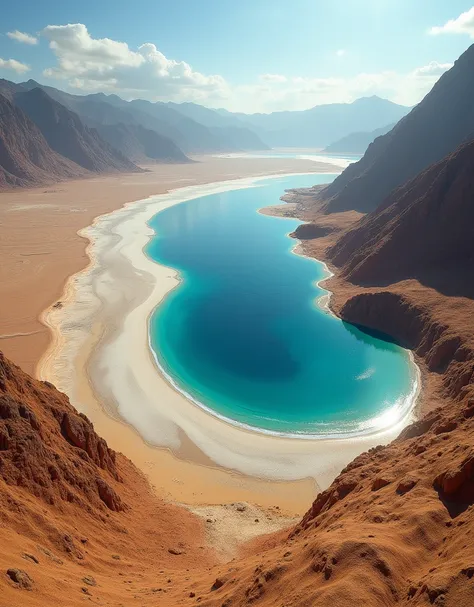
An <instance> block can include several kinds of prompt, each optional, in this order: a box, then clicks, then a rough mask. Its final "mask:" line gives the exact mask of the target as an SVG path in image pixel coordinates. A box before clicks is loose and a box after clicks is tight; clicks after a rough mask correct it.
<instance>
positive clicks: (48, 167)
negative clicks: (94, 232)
mask: <svg viewBox="0 0 474 607" xmlns="http://www.w3.org/2000/svg"><path fill="white" fill-rule="evenodd" d="M83 174H85V171H83V170H82V169H81V168H80V167H79V166H78V165H77V164H74V163H73V162H70V161H69V160H67V159H66V158H62V157H61V156H59V155H58V154H56V152H54V151H53V150H52V149H51V148H50V147H49V145H48V143H47V142H46V140H45V138H44V137H43V135H42V134H41V132H40V131H39V129H38V128H37V126H36V125H35V124H34V123H33V122H32V121H31V120H30V119H29V118H28V117H27V116H26V115H25V114H24V113H23V112H22V110H21V109H19V108H17V107H15V106H14V105H13V104H12V103H10V102H9V101H8V100H7V99H6V98H5V97H4V96H3V95H0V189H2V188H7V187H13V186H33V185H40V184H42V183H48V182H51V181H55V180H59V179H73V178H76V177H80V176H82V175H83Z"/></svg>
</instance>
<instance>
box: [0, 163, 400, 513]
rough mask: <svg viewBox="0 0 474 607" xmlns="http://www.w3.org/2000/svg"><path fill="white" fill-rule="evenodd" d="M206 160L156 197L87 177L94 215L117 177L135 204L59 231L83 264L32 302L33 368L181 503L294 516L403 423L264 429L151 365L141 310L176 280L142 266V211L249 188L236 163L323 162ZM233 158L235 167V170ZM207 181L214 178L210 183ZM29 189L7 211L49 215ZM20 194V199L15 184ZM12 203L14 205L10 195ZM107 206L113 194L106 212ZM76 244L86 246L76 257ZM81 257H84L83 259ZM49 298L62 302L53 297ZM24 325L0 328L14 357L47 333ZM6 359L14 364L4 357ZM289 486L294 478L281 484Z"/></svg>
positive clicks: (246, 166)
mask: <svg viewBox="0 0 474 607" xmlns="http://www.w3.org/2000/svg"><path fill="white" fill-rule="evenodd" d="M208 162H209V165H210V166H212V167H213V168H215V173H213V172H212V171H211V170H210V167H207V169H208V170H207V172H206V171H203V169H204V168H205V163H202V164H201V165H200V169H201V173H202V174H198V175H194V176H193V177H192V178H191V177H190V178H188V179H190V180H191V182H192V183H193V185H192V186H189V185H185V184H186V182H183V179H184V178H183V177H180V179H177V180H176V181H175V182H174V183H173V182H171V181H170V182H169V185H167V187H166V190H169V189H172V188H173V186H174V187H175V188H181V189H178V190H176V191H174V192H171V193H170V194H168V195H166V196H159V193H160V189H164V188H163V186H162V187H161V188H158V185H157V183H156V181H155V183H154V184H152V183H147V184H141V183H140V181H141V178H140V177H136V176H134V177H133V179H134V180H137V181H138V183H139V185H140V187H138V186H137V184H136V183H135V185H134V186H133V185H132V186H131V185H130V184H129V185H127V181H126V178H125V177H118V178H117V177H115V178H102V179H100V180H99V179H97V180H94V181H96V182H99V183H98V185H99V189H100V190H101V192H102V194H103V203H104V207H105V208H104V209H103V210H104V213H107V211H108V210H109V209H108V208H107V206H106V205H107V204H109V205H113V201H112V199H111V198H110V197H111V196H112V195H113V193H112V192H113V191H115V193H117V190H116V189H115V188H116V187H117V184H115V187H114V186H113V185H112V184H113V182H114V179H116V180H117V179H118V180H122V181H123V189H125V190H126V189H127V188H129V190H128V191H129V195H130V196H133V193H136V195H137V198H136V199H135V200H136V202H132V204H129V205H126V206H125V207H124V208H121V209H120V210H116V211H115V212H114V213H111V214H109V215H102V216H99V217H98V218H97V219H96V220H95V221H94V222H93V225H92V226H91V227H90V228H86V226H84V225H83V224H82V225H81V223H80V220H79V221H77V223H76V224H75V225H78V228H79V231H80V234H81V237H82V239H81V237H78V236H76V235H74V236H75V238H73V234H71V233H70V232H69V233H68V237H69V238H70V240H71V241H72V240H77V243H78V244H79V245H82V251H80V252H81V256H80V257H79V258H78V257H76V258H75V259H74V262H75V264H76V268H75V270H76V272H77V270H78V269H79V270H80V269H81V268H80V266H79V268H78V267H77V265H79V264H81V263H82V271H80V272H79V273H76V274H74V270H73V271H72V272H70V276H71V277H70V279H69V280H66V282H65V279H66V278H67V276H64V275H63V276H62V281H60V280H58V279H59V278H60V277H59V276H58V275H57V274H54V279H55V280H54V279H53V280H52V282H53V284H54V282H56V285H57V290H55V291H53V290H52V289H49V301H48V305H47V306H44V308H43V309H44V314H43V321H44V324H45V325H46V326H49V327H50V328H51V329H52V333H51V334H52V335H53V340H52V341H51V342H50V343H49V347H48V348H47V352H46V354H45V355H44V356H43V358H42V361H41V364H40V365H39V367H38V375H39V376H40V377H41V378H42V379H48V380H49V381H52V382H53V383H55V384H56V385H57V386H58V388H59V389H60V390H62V391H64V392H66V393H67V394H68V395H69V396H70V398H71V402H72V403H73V404H74V405H75V406H76V407H77V408H78V409H79V410H81V411H83V412H84V413H86V414H87V415H88V416H89V417H90V419H91V420H92V421H93V422H94V425H95V427H96V430H97V431H98V432H99V433H100V434H102V435H103V436H104V437H105V438H106V439H107V440H108V442H109V444H110V445H111V446H112V447H113V448H115V449H117V450H119V451H122V452H123V453H124V454H125V455H127V456H128V457H130V458H131V459H132V460H133V461H134V463H136V464H137V465H138V466H139V468H141V469H142V470H143V471H144V472H145V473H146V474H147V476H148V478H149V479H150V481H151V483H152V484H153V485H154V486H155V487H156V488H157V490H158V492H159V494H160V495H163V496H165V497H167V498H170V499H174V500H178V501H181V502H185V503H188V504H201V503H210V504H212V503H216V504H217V503H223V502H231V501H248V502H253V503H258V504H260V505H263V506H269V505H272V504H275V503H278V504H280V505H281V506H282V507H283V508H285V509H286V510H287V511H288V513H290V514H296V513H298V512H300V511H302V510H303V509H304V508H305V507H306V505H307V503H308V501H310V500H311V499H312V498H313V497H314V495H315V494H316V493H317V491H318V490H319V489H320V488H324V487H326V486H327V485H328V484H329V483H330V482H331V481H332V479H333V478H334V476H335V475H336V474H337V473H338V471H339V470H340V469H341V468H342V467H343V466H344V465H345V464H346V463H347V462H348V461H350V460H351V459H353V457H354V456H356V455H357V454H358V453H360V452H361V451H363V450H365V449H367V448H369V447H371V446H374V445H376V444H379V443H381V442H389V441H390V440H392V439H393V438H394V437H395V436H396V435H397V434H398V432H399V431H400V429H401V427H402V426H401V425H397V426H395V427H393V428H391V429H390V431H388V432H384V433H383V434H382V433H381V434H378V435H372V436H370V437H364V438H357V439H354V440H350V439H345V440H344V441H343V443H342V442H341V441H329V440H326V441H321V440H319V441H310V440H304V441H303V440H295V439H287V438H281V437H271V436H264V435H261V434H257V433H255V432H247V431H245V430H242V429H241V428H237V427H235V426H231V425H229V424H228V423H226V422H224V421H222V420H220V419H218V418H216V417H214V416H211V415H209V414H207V413H206V412H205V411H203V410H202V409H201V408H199V407H197V406H196V405H194V404H193V403H191V402H189V401H188V400H187V399H186V398H185V397H184V396H183V395H182V394H181V393H179V392H178V391H177V390H175V389H174V388H173V387H172V385H171V384H170V383H168V382H167V381H166V380H165V379H164V378H163V377H162V376H161V375H160V374H159V373H158V372H157V369H156V366H155V363H154V360H153V359H152V356H151V353H150V350H149V348H148V347H147V342H148V335H147V324H146V318H147V317H148V316H149V314H150V313H151V311H152V310H153V309H154V307H155V306H156V305H157V304H158V303H159V301H160V300H161V299H162V298H163V297H164V296H165V295H166V293H167V292H169V290H170V289H172V288H173V286H175V285H176V284H177V279H176V276H175V273H174V272H173V271H172V270H170V269H169V268H164V267H162V266H159V265H157V264H156V263H153V262H151V261H150V260H148V259H147V257H146V256H145V255H144V254H143V252H142V248H143V246H144V245H145V244H146V242H147V241H148V238H149V235H150V233H151V230H150V229H149V228H147V227H146V221H147V219H148V218H150V217H151V216H153V215H154V214H156V212H158V211H159V210H160V209H163V208H166V207H167V206H170V205H171V204H177V203H179V202H180V201H182V200H184V199H189V198H193V197H195V196H196V193H197V191H199V193H200V194H203V193H210V192H212V191H217V190H222V189H225V188H232V189H234V188H235V187H248V186H249V185H250V183H251V182H250V181H249V179H248V178H247V179H242V178H241V175H242V174H244V173H245V171H246V170H247V171H248V172H249V173H250V174H252V171H253V175H262V174H265V175H271V174H272V171H273V174H275V173H288V172H310V171H311V172H314V171H315V170H316V171H322V172H326V171H328V170H331V167H328V166H327V165H318V164H317V163H314V162H310V163H309V166H307V164H306V163H303V165H302V163H301V161H293V162H291V160H288V159H286V160H285V161H282V160H281V159H272V160H271V161H270V160H265V161H260V160H259V161H258V162H256V161H252V162H250V163H249V162H245V160H244V159H239V160H235V159H232V160H229V159H211V160H209V161H208ZM236 162H237V163H238V164H239V165H240V163H243V165H242V166H239V167H238V168H237V167H236V165H235V163H236ZM261 162H263V166H262V165H261V164H260V163H261ZM197 166H198V165H192V167H185V168H184V172H186V171H187V170H188V169H190V170H191V171H196V167H197ZM170 169H171V171H175V170H176V169H178V167H159V170H157V171H156V172H157V174H160V173H159V171H163V170H164V171H165V172H166V170H170ZM182 169H183V167H181V175H182V174H183V170H182ZM224 169H226V170H224ZM258 169H260V170H258ZM236 171H239V172H240V175H239V177H240V178H241V181H240V182H239V183H235V182H232V183H222V181H221V180H223V181H229V178H230V179H235V174H236ZM177 172H179V169H178V171H177ZM215 175H219V177H216V176H215ZM198 176H199V178H200V179H201V180H202V183H201V184H199V180H198ZM147 178H148V179H150V176H149V175H145V176H144V179H147ZM212 178H214V182H212V184H211V185H206V186H204V187H203V185H202V184H206V183H208V184H209V180H210V179H212ZM155 179H156V178H155ZM109 180H110V181H109ZM217 181H220V183H215V182H217ZM188 183H189V181H188ZM194 184H199V185H194ZM91 185H92V184H90V183H87V182H76V183H75V184H61V187H62V188H65V189H66V191H67V190H70V194H71V195H72V194H73V192H74V191H75V189H76V188H77V187H79V188H85V189H86V190H87V189H89V193H90V192H91V191H92V192H93V191H94V188H93V187H91ZM183 186H185V187H184V189H183ZM153 187H154V188H155V192H154V194H157V196H152V197H151V198H145V197H144V198H142V199H140V198H139V193H140V194H141V193H143V195H144V196H147V194H148V191H149V189H148V188H153ZM197 188H198V189H197ZM58 189H59V188H58ZM119 189H120V188H119ZM33 192H34V191H33V190H32V191H29V192H26V198H27V199H28V197H29V199H30V200H29V204H30V206H29V208H28V209H25V208H23V207H22V208H20V209H19V210H16V211H12V210H10V214H11V215H16V214H19V213H27V212H30V213H34V215H35V217H36V216H38V215H39V214H40V213H45V209H46V210H47V211H46V212H47V213H49V214H50V217H49V219H50V221H51V220H52V214H53V211H52V209H53V208H54V203H53V202H51V203H50V204H53V207H44V206H40V207H38V206H35V205H44V204H46V203H44V202H43V203H41V202H38V201H39V200H41V198H43V199H44V196H46V192H37V193H36V197H33V196H34V194H33ZM68 193H69V192H68ZM22 194H23V198H25V192H23V193H22ZM42 194H43V196H42ZM95 195H96V196H97V198H96V200H97V199H98V197H99V195H100V194H99V192H96V194H95ZM5 196H6V197H16V196H18V195H17V194H16V193H15V194H8V195H5ZM84 196H85V193H84V192H83V193H82V197H84ZM122 196H124V193H123V192H122ZM63 200H64V192H63ZM73 200H74V203H73V204H74V207H72V209H76V208H77V212H76V213H71V211H72V209H71V207H70V211H69V217H80V218H81V219H82V220H84V219H85V217H86V216H87V212H88V210H89V209H87V211H86V210H85V209H84V208H83V212H82V213H81V215H80V214H79V213H80V209H81V207H79V206H78V207H76V205H79V204H80V196H79V194H78V192H75V197H74V198H73ZM82 200H83V201H84V198H82ZM12 202H13V204H14V203H15V201H12ZM16 204H17V205H18V204H19V202H18V200H17V201H16ZM69 204H71V203H69ZM82 204H84V202H82ZM23 205H24V203H23ZM118 206H119V204H118V203H117V202H116V204H115V205H114V208H115V209H116V208H117V207H118ZM56 209H57V207H56ZM56 212H57V213H58V211H57V210H56ZM58 215H61V213H58ZM42 219H44V218H42ZM91 222H92V220H91ZM71 223H72V222H71ZM86 225H87V224H86ZM84 228H86V229H84ZM69 230H71V228H70V227H69V226H68V231H69ZM64 231H65V230H63V233H64ZM76 231H78V230H76ZM87 240H89V241H90V244H89V245H88V247H87V249H88V250H87V254H85V252H84V248H85V244H86V242H87ZM51 244H52V243H51ZM71 244H72V242H71ZM78 249H79V250H80V249H81V247H80V246H78ZM58 252H59V251H58ZM59 253H60V252H59ZM51 254H54V253H53V251H51ZM58 257H60V256H58ZM89 257H90V258H91V260H92V261H91V263H90V264H89V265H86V264H87V260H88V259H89ZM59 261H60V259H58V263H59ZM70 261H71V260H70ZM71 265H72V263H71ZM84 266H86V267H85V268H84ZM45 273H46V274H48V271H46V272H45ZM58 283H59V284H58ZM58 291H59V292H58ZM61 291H63V292H62V293H61ZM58 301H60V302H61V303H60V304H59V305H57V302H58ZM104 302H106V305H104ZM55 303H56V305H55ZM32 307H33V306H32ZM37 313H41V310H38V312H37ZM32 320H33V319H32ZM35 321H36V318H35ZM36 322H37V321H36ZM32 324H33V323H31V324H30V325H29V326H21V325H20V323H18V324H17V325H16V326H15V327H13V329H10V332H9V333H7V332H6V331H2V333H3V334H4V335H5V334H7V335H11V334H12V333H14V332H15V333H17V334H18V333H22V334H26V333H30V334H29V335H21V336H20V335H19V336H18V337H16V338H14V337H4V339H3V342H4V343H6V344H7V345H11V346H12V348H13V349H14V348H18V353H20V352H23V355H24V356H25V355H28V356H31V353H30V350H29V348H33V349H34V348H35V347H36V348H37V351H38V352H39V353H40V354H41V350H42V348H41V342H40V340H41V339H45V338H46V341H47V337H48V333H46V335H45V334H44V333H45V331H40V329H36V330H37V331H40V332H38V333H36V332H35V329H33V330H31V329H30V331H28V329H29V328H30V326H31V325H32ZM33 326H34V325H33ZM40 326H41V325H40ZM2 345H3V344H2ZM43 350H44V348H43ZM10 355H11V354H10ZM37 356H38V355H37ZM13 358H14V360H15V356H13ZM16 360H17V362H22V363H23V365H24V366H25V367H26V368H27V366H28V364H31V363H32V362H33V361H34V358H32V359H31V362H30V360H28V359H26V360H25V359H23V361H21V360H20V361H18V357H16ZM123 418H126V419H127V420H128V422H129V423H126V422H125V421H124V419H123ZM342 445H343V449H342V448H341V446H342ZM158 446H159V448H158ZM288 483H292V485H293V487H292V489H291V490H290V491H288Z"/></svg>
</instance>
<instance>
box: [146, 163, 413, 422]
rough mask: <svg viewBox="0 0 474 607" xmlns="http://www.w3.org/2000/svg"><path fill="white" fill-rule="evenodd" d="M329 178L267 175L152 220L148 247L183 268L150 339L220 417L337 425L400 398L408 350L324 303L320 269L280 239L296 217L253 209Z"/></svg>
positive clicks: (407, 384)
mask: <svg viewBox="0 0 474 607" xmlns="http://www.w3.org/2000/svg"><path fill="white" fill-rule="evenodd" d="M333 177H334V176H331V177H328V176H327V175H315V174H312V175H294V176H291V177H284V178H281V177H280V178H275V179H266V180H262V181H259V182H258V187H251V188H246V189H240V190H233V191H229V192H224V193H221V194H213V195H208V196H203V197H201V198H195V199H193V200H190V201H188V202H184V203H181V204H178V205H176V206H174V207H171V208H169V209H167V210H165V211H162V212H161V213H158V214H157V215H155V217H154V218H153V219H152V220H151V221H150V226H151V227H152V228H153V229H154V230H155V232H156V236H155V237H153V238H152V240H151V241H150V243H149V245H148V246H147V249H146V253H147V255H148V256H149V257H150V258H151V259H153V260H155V261H157V262H159V263H161V264H164V265H166V266H170V267H172V268H175V269H177V270H178V271H179V273H180V275H181V277H182V282H181V284H180V285H179V287H177V288H176V289H174V290H173V291H172V292H171V293H170V294H168V296H167V297H166V298H165V300H164V302H162V304H161V305H160V306H158V308H157V309H156V310H155V312H154V314H153V315H152V317H151V319H150V326H149V330H150V343H151V346H152V348H153V350H154V352H155V355H156V357H157V360H158V362H159V364H160V365H161V366H162V368H163V369H164V370H165V372H166V373H167V374H168V375H169V376H171V378H172V379H173V380H174V381H175V382H176V384H177V385H178V386H179V387H180V388H181V389H182V390H183V391H185V392H186V393H188V394H189V395H191V396H192V397H193V398H194V399H195V400H197V401H199V402H201V403H202V404H204V405H205V406H206V407H208V408H209V409H211V410H213V411H214V412H216V413H218V414H219V415H222V416H225V417H226V418H229V419H231V420H234V421H236V422H239V423H243V424H247V425H250V426H254V427H258V428H261V429H265V430H270V431H277V432H288V433H308V434H339V433H346V432H359V431H363V430H368V429H369V428H372V427H373V426H374V423H373V421H371V420H373V419H374V418H376V417H378V416H380V415H382V414H384V413H385V412H386V411H388V410H389V409H391V408H393V407H397V408H399V409H400V408H403V407H405V406H406V402H405V403H404V402H403V400H404V399H405V400H406V399H407V396H408V394H409V393H410V391H411V389H412V386H413V368H412V365H411V362H410V360H409V357H408V354H407V352H405V351H404V350H402V349H401V348H399V347H398V346H396V345H394V344H393V343H389V342H385V341H382V340H380V339H377V338H375V337H372V336H369V335H367V334H365V333H362V332H361V331H359V330H358V329H357V328H355V327H353V326H351V325H349V324H347V323H343V322H341V321H340V320H338V319H336V318H334V317H332V316H331V315H329V314H327V313H325V312H324V311H322V310H321V309H320V308H319V307H318V306H317V305H316V303H315V299H316V298H317V297H318V295H321V294H324V293H325V291H324V290H323V289H320V288H318V287H317V286H316V285H315V282H316V281H317V280H319V279H320V278H322V277H323V276H324V274H325V271H324V267H323V265H322V264H320V263H319V262H316V261H314V260H310V259H307V258H303V257H300V256H297V255H294V254H293V253H292V252H291V249H292V248H293V247H294V246H295V244H296V242H295V241H294V240H293V239H291V238H289V237H288V236H287V234H288V233H289V232H291V231H293V230H294V229H295V228H296V226H297V225H299V223H300V222H299V221H296V220H293V219H281V218H274V217H269V216H265V215H262V214H260V213H258V212H257V210H258V209H259V208H261V207H264V206H269V205H274V204H278V203H279V197H280V196H281V195H282V193H283V191H284V190H285V189H286V188H292V187H307V186H310V185H314V184H315V183H324V182H327V181H328V180H330V179H332V178H333ZM391 417H393V416H391ZM392 421H393V420H392Z"/></svg>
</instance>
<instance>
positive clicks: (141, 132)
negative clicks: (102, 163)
mask: <svg viewBox="0 0 474 607" xmlns="http://www.w3.org/2000/svg"><path fill="white" fill-rule="evenodd" d="M97 132H98V133H99V135H100V136H101V137H102V139H103V140H104V141H106V142H107V143H109V144H110V145H111V146H112V147H113V148H115V149H116V150H121V152H122V153H123V154H124V156H126V157H127V158H129V159H130V160H132V161H133V162H137V163H147V162H191V161H190V160H189V158H188V157H187V156H186V155H185V154H183V152H182V151H181V150H180V149H179V148H178V146H177V145H176V144H175V143H173V141H171V139H169V138H168V137H164V136H162V135H159V134H158V133H157V132H156V131H152V130H150V129H145V128H144V127H142V126H140V125H134V124H123V123H118V124H104V125H98V126H97Z"/></svg>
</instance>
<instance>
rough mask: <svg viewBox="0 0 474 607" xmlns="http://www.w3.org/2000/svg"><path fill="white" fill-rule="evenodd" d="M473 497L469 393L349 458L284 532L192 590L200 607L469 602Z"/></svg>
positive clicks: (448, 605)
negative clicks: (393, 437) (392, 438)
mask: <svg viewBox="0 0 474 607" xmlns="http://www.w3.org/2000/svg"><path fill="white" fill-rule="evenodd" d="M473 503H474V401H471V402H464V403H459V404H458V405H456V406H453V407H452V408H451V407H445V408H443V410H436V411H433V412H432V413H431V414H429V415H428V416H427V417H426V418H425V419H424V420H422V421H420V422H417V423H415V424H413V425H412V426H409V427H408V428H406V429H405V430H404V432H403V433H402V435H401V436H400V438H399V439H397V440H396V441H394V442H393V443H392V444H391V445H389V446H387V447H376V448H374V449H371V450H370V451H369V452H368V453H364V454H362V455H360V456H359V457H357V458H356V459H355V460H354V461H353V462H352V463H351V464H349V465H348V466H347V467H346V469H345V470H343V472H342V473H341V474H340V475H339V476H338V478H337V479H336V480H335V481H334V483H333V484H332V485H331V487H330V488H329V489H327V490H326V491H324V492H323V493H321V494H320V495H318V497H317V499H316V500H315V502H314V503H313V505H312V507H311V508H310V510H309V511H308V512H307V514H306V515H305V516H304V518H303V520H302V521H301V523H300V524H299V525H298V526H297V527H296V528H295V529H293V530H291V531H290V532H289V533H288V534H287V535H286V537H281V536H280V538H278V537H273V538H268V539H267V540H266V542H264V543H263V542H261V543H260V547H259V548H260V549H259V550H258V551H257V554H255V547H254V550H253V551H252V552H253V553H252V552H250V554H247V555H246V558H245V559H242V560H241V561H238V562H232V563H231V564H230V566H229V567H227V568H225V569H224V568H223V569H222V570H221V573H220V575H218V576H217V580H218V581H217V583H214V586H213V588H212V589H211V581H210V580H209V582H208V584H207V585H204V584H199V585H196V586H195V587H194V590H195V592H196V596H201V597H202V599H201V604H202V605H205V606H206V607H211V606H212V607H221V606H222V605H226V606H227V605H229V607H230V606H232V607H234V606H243V605H249V604H252V605H258V606H261V607H270V606H271V607H273V606H275V605H278V606H280V605H281V606H283V605H284V606H286V605H288V606H289V605H291V606H292V607H309V606H311V607H327V606H328V605H337V607H354V606H357V607H359V606H361V607H362V606H364V607H391V606H395V605H412V606H417V607H419V606H422V605H423V606H429V605H435V606H436V607H441V606H444V607H471V606H472V605H473V604H474V584H473V582H472V578H473V576H474V567H473V565H472V563H473V562H474V561H473V559H474V545H473V543H472V542H471V541H470V538H471V537H472V534H473V533H474V509H473V507H472V505H473ZM262 544H263V545H262Z"/></svg>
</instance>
